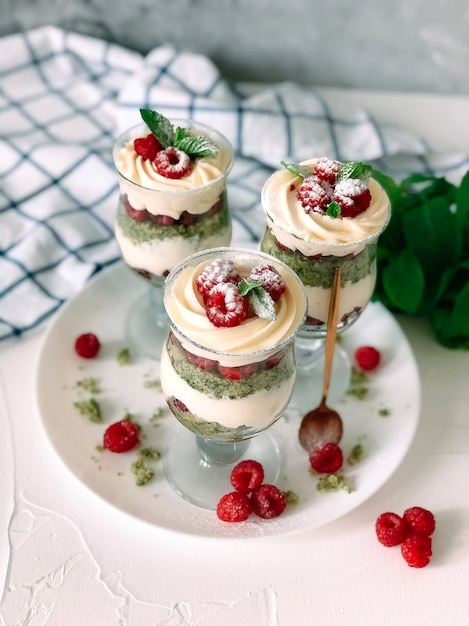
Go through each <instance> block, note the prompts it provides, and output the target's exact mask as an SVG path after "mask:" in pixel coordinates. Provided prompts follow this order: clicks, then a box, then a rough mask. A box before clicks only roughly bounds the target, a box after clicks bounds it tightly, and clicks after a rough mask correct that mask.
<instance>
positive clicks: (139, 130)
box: [112, 118, 234, 195]
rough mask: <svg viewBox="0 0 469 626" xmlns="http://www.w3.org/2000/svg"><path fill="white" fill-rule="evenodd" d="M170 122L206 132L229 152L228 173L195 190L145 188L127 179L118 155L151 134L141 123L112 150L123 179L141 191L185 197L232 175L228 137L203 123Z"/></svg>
mask: <svg viewBox="0 0 469 626" xmlns="http://www.w3.org/2000/svg"><path fill="white" fill-rule="evenodd" d="M169 121H170V122H171V123H172V124H173V126H181V127H183V128H193V129H195V130H202V131H205V132H206V134H207V136H208V137H209V138H210V139H212V140H213V141H214V143H216V144H217V145H218V146H219V147H221V148H223V149H224V150H227V151H228V152H229V154H230V157H231V158H230V162H229V164H228V167H227V168H226V171H225V172H224V173H223V174H221V175H220V176H219V177H218V178H215V179H214V180H212V181H210V182H209V183H208V184H207V185H204V186H202V187H195V188H194V189H167V190H166V189H164V190H160V189H154V188H153V187H145V186H144V185H140V184H139V183H136V182H134V181H133V180H131V179H130V178H127V176H125V175H124V174H122V172H120V171H119V168H118V167H117V155H118V153H119V151H120V150H121V149H122V148H123V147H124V146H125V145H126V144H127V143H128V142H129V141H131V140H132V139H135V138H136V137H138V136H139V135H142V134H143V133H144V132H145V131H146V132H147V134H149V133H150V130H149V128H148V126H147V125H146V124H145V122H140V123H138V124H135V125H134V126H131V127H130V128H128V129H127V130H125V131H124V132H123V133H121V134H120V135H119V136H118V137H117V139H116V140H115V142H114V146H113V149H112V160H113V163H114V167H115V168H116V171H117V173H118V174H119V176H120V177H121V178H123V179H124V180H125V181H127V182H128V183H130V184H131V185H133V186H135V187H138V188H139V189H144V190H145V191H150V192H155V193H167V194H178V195H183V194H186V195H190V194H193V193H197V192H200V190H201V189H204V190H205V189H209V188H210V187H211V186H212V185H216V184H217V183H219V182H220V180H223V179H224V178H227V176H228V174H229V173H230V171H231V169H232V167H233V162H234V148H233V146H232V144H231V142H230V140H229V139H228V137H226V136H225V135H224V134H223V133H221V132H220V131H218V130H217V129H216V128H213V127H212V126H209V125H208V124H204V123H203V122H198V121H197V120H192V119H178V118H171V119H170V120H169Z"/></svg>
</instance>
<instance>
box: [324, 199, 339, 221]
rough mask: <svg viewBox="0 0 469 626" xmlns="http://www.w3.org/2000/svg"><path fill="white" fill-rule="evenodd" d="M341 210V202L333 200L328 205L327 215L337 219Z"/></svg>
mask: <svg viewBox="0 0 469 626" xmlns="http://www.w3.org/2000/svg"><path fill="white" fill-rule="evenodd" d="M340 211H341V209H340V204H337V202H335V201H333V202H330V203H329V204H328V205H327V209H326V215H328V216H329V217H332V218H333V219H335V218H336V217H339V215H340Z"/></svg>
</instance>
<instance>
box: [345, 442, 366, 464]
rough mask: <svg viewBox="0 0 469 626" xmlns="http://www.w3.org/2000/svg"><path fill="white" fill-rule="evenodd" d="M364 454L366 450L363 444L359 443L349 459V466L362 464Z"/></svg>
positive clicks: (351, 451) (354, 447) (352, 450)
mask: <svg viewBox="0 0 469 626" xmlns="http://www.w3.org/2000/svg"><path fill="white" fill-rule="evenodd" d="M363 453H364V450H363V446H362V444H361V443H357V444H356V445H355V446H353V448H352V449H351V450H350V454H349V455H348V458H347V462H348V463H349V465H356V464H357V463H360V461H361V460H362V459H363Z"/></svg>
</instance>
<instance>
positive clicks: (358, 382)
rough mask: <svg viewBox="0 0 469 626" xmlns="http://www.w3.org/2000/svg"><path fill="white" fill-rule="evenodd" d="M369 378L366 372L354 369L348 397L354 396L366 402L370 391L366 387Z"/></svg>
mask: <svg viewBox="0 0 469 626" xmlns="http://www.w3.org/2000/svg"><path fill="white" fill-rule="evenodd" d="M366 383H367V378H366V374H365V372H363V371H362V370H359V369H357V368H356V367H352V374H351V377H350V385H349V387H348V389H347V392H346V393H347V395H348V396H354V397H355V398H357V399H358V400H364V399H365V398H366V396H367V395H368V392H369V389H368V387H367V386H366Z"/></svg>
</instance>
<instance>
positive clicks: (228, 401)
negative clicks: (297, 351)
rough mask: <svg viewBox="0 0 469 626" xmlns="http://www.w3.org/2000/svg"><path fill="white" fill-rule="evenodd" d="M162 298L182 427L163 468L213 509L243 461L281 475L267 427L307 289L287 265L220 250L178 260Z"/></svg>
mask: <svg viewBox="0 0 469 626" xmlns="http://www.w3.org/2000/svg"><path fill="white" fill-rule="evenodd" d="M164 301H165V307H166V310H167V312H168V315H169V317H170V319H171V329H170V332H169V336H168V340H167V343H166V346H165V348H164V349H163V352H162V356H161V364H160V379H161V386H162V391H163V394H164V396H165V398H166V401H167V403H168V406H169V407H170V409H171V411H172V413H173V414H174V415H175V417H176V418H177V419H178V420H179V422H180V423H181V424H182V426H184V427H185V428H179V429H178V433H177V435H176V436H175V437H174V440H173V441H172V442H171V444H170V445H169V447H168V449H167V451H166V452H165V455H164V464H165V471H166V475H167V477H168V480H169V482H170V483H171V485H172V486H173V487H174V489H175V490H176V491H177V492H178V493H179V494H180V495H182V496H183V497H184V498H186V499H187V500H189V501H191V502H193V503H195V504H197V505H199V506H203V507H206V508H213V509H214V508H216V504H217V502H218V501H219V499H220V497H221V496H222V495H223V494H224V493H226V488H227V486H228V485H229V484H230V482H229V477H230V473H231V470H232V468H233V466H234V464H236V463H237V462H238V461H239V460H240V459H242V458H250V459H254V460H257V461H259V462H260V463H262V465H263V466H264V471H265V473H266V476H267V479H268V480H269V482H271V483H274V482H275V480H276V479H277V477H278V473H279V471H280V467H281V463H280V456H281V450H280V446H279V444H278V443H277V442H276V440H275V439H274V438H273V437H272V436H271V434H270V433H269V432H267V430H266V429H268V428H269V426H271V425H272V424H273V423H274V422H275V421H276V420H277V419H278V418H279V417H280V415H281V414H282V413H283V411H284V410H285V408H286V407H287V405H288V402H289V400H290V397H291V394H292V390H293V387H294V381H295V375H296V368H295V357H294V337H295V334H296V332H297V330H298V328H299V327H300V326H301V324H302V323H303V322H304V319H305V316H306V306H307V304H306V296H305V293H304V288H303V285H302V283H301V281H300V280H299V279H298V277H297V276H296V274H295V273H294V272H292V271H291V270H290V268H288V267H287V266H286V265H284V264H283V263H281V262H278V261H277V260H275V259H273V258H272V257H270V256H268V255H265V254H263V253H261V252H257V251H254V250H247V249H242V248H226V247H222V248H217V249H213V250H208V251H204V252H201V253H198V254H195V255H193V256H191V257H189V258H188V259H186V260H185V261H183V262H182V263H181V264H180V265H178V266H177V267H176V268H175V269H174V270H173V271H172V272H171V273H170V275H169V277H168V278H167V280H166V284H165V300H164ZM246 455H247V456H246Z"/></svg>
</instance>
